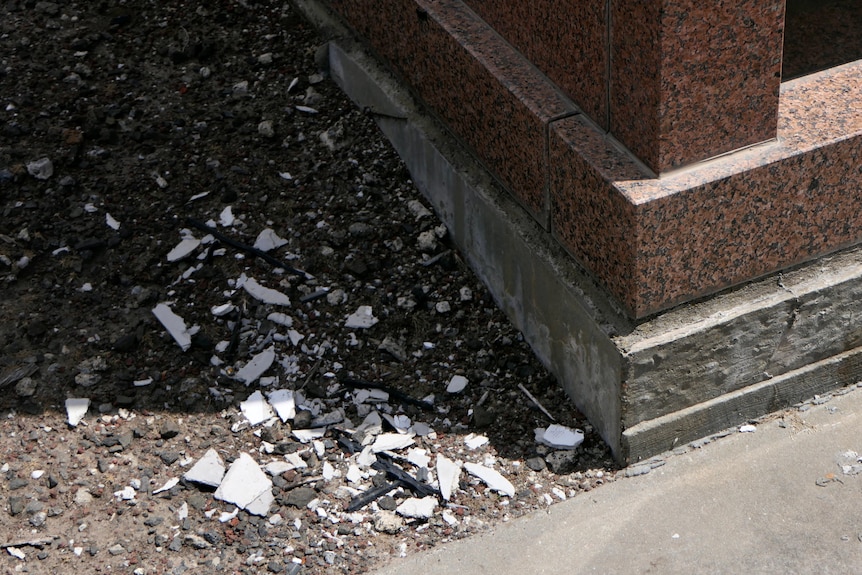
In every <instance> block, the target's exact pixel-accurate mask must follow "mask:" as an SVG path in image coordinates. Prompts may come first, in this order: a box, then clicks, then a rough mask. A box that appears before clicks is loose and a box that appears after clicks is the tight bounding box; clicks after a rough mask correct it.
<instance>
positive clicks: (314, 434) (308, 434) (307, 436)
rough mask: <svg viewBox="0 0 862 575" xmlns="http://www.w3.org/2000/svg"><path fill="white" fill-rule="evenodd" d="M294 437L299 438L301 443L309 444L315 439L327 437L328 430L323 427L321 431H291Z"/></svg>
mask: <svg viewBox="0 0 862 575" xmlns="http://www.w3.org/2000/svg"><path fill="white" fill-rule="evenodd" d="M291 433H292V434H293V436H294V437H295V438H297V439H298V440H299V441H300V443H309V442H310V441H313V440H315V439H320V438H321V437H323V436H324V435H326V428H325V427H321V428H319V429H294V430H293V431H291Z"/></svg>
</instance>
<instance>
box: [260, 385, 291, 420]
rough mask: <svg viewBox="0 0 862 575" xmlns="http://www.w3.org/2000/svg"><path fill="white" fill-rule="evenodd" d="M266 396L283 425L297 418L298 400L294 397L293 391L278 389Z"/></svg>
mask: <svg viewBox="0 0 862 575" xmlns="http://www.w3.org/2000/svg"><path fill="white" fill-rule="evenodd" d="M266 395H267V397H268V398H269V403H270V405H272V407H273V408H274V409H275V412H276V413H277V414H278V417H279V418H280V419H281V421H282V423H285V422H287V420H289V419H293V418H294V417H296V400H295V399H294V396H293V390H290V389H277V390H275V391H272V392H270V393H267V394H266Z"/></svg>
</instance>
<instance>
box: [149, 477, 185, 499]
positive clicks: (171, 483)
mask: <svg viewBox="0 0 862 575" xmlns="http://www.w3.org/2000/svg"><path fill="white" fill-rule="evenodd" d="M179 482H180V479H179V477H171V478H170V479H168V480H167V481H165V484H164V485H162V486H161V487H159V488H158V489H154V490H153V495H156V494H157V493H161V492H162V491H170V490H171V489H173V488H174V487H175V486H176V485H177V484H178V483H179Z"/></svg>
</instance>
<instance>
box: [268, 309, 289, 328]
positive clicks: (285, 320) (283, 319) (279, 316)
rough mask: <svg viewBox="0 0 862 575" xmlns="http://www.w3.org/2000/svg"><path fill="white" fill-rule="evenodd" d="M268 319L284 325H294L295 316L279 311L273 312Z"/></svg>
mask: <svg viewBox="0 0 862 575" xmlns="http://www.w3.org/2000/svg"><path fill="white" fill-rule="evenodd" d="M266 319H268V320H269V321H271V322H272V323H277V324H278V325H283V326H284V327H292V326H293V318H292V317H290V316H289V315H287V314H286V313H280V312H277V311H274V312H272V313H271V314H269V315H268V316H266Z"/></svg>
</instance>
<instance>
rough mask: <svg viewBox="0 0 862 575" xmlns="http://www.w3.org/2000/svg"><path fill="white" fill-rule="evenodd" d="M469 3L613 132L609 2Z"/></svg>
mask: <svg viewBox="0 0 862 575" xmlns="http://www.w3.org/2000/svg"><path fill="white" fill-rule="evenodd" d="M466 3H467V4H469V5H470V7H471V8H473V9H474V10H475V11H476V13H478V14H479V15H480V16H481V17H482V18H483V19H484V20H485V21H486V22H488V23H489V24H490V25H491V27H492V28H494V30H496V31H497V32H499V33H500V35H501V36H503V37H504V38H505V39H506V40H508V41H509V42H510V43H511V44H512V45H513V46H515V48H517V49H518V50H519V51H521V52H522V53H523V54H524V55H525V56H527V58H528V59H529V60H530V61H531V62H532V63H533V64H535V65H536V67H538V68H539V69H540V70H541V71H542V72H544V73H545V74H546V75H547V76H548V78H550V79H551V80H552V81H553V82H555V83H556V84H557V85H558V86H559V87H560V88H561V89H562V90H563V91H564V92H565V93H566V95H568V96H569V97H570V98H571V99H572V100H574V101H575V103H577V104H578V106H580V107H581V109H582V110H583V111H584V112H585V113H586V114H587V115H589V116H590V117H591V118H592V119H593V120H594V121H595V122H596V123H597V124H599V125H600V126H602V127H603V128H604V129H606V130H607V129H608V106H607V92H608V89H607V75H608V50H607V48H608V37H607V33H608V29H607V10H606V5H607V2H606V0H531V1H529V2H524V1H523V0H466Z"/></svg>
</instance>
